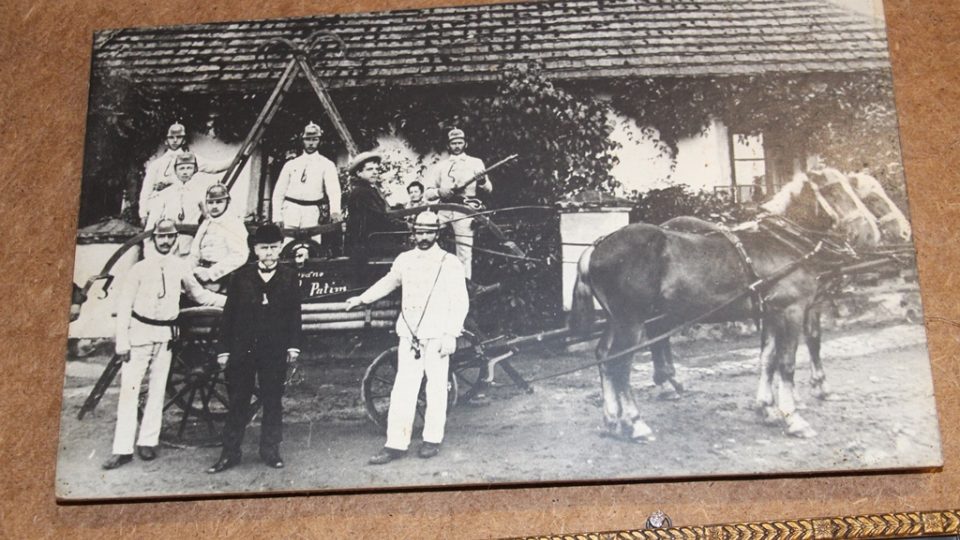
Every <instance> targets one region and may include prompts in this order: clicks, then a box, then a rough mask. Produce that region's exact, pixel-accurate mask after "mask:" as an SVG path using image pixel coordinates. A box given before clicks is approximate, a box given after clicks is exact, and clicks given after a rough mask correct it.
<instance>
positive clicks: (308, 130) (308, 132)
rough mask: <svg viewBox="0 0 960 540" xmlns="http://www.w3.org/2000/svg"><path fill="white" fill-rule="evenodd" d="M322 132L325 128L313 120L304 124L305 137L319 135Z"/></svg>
mask: <svg viewBox="0 0 960 540" xmlns="http://www.w3.org/2000/svg"><path fill="white" fill-rule="evenodd" d="M322 134H323V130H322V129H320V126H318V125H316V124H314V123H313V122H310V123H309V124H307V125H306V126H304V128H303V135H302V136H303V138H304V139H306V138H307V137H319V136H320V135H322Z"/></svg>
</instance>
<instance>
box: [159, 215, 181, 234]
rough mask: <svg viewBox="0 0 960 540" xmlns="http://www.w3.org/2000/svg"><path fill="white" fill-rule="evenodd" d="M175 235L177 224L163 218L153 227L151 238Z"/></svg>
mask: <svg viewBox="0 0 960 540" xmlns="http://www.w3.org/2000/svg"><path fill="white" fill-rule="evenodd" d="M170 234H177V224H176V223H174V222H173V220H172V219H169V218H163V219H161V220H160V221H158V222H157V224H156V225H154V227H153V236H165V235H170Z"/></svg>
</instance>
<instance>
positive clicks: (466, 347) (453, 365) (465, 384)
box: [450, 330, 489, 402]
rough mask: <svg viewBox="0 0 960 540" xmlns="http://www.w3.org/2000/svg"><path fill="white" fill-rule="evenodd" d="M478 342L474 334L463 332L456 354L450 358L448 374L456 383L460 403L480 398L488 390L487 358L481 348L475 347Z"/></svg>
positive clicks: (478, 339)
mask: <svg viewBox="0 0 960 540" xmlns="http://www.w3.org/2000/svg"><path fill="white" fill-rule="evenodd" d="M479 342H480V338H479V337H478V336H477V335H476V334H475V333H473V332H471V331H469V330H464V332H463V335H462V336H460V338H459V340H458V343H457V352H456V353H454V354H453V356H451V357H450V373H452V374H453V378H454V379H455V380H456V381H457V387H458V389H459V391H460V395H459V397H458V400H459V401H460V402H468V401H470V400H473V399H474V398H477V397H481V398H482V397H483V396H484V394H485V393H486V391H487V389H488V388H489V383H488V382H487V378H488V375H487V357H486V355H485V354H484V352H483V350H482V348H478V347H477V345H478V344H479Z"/></svg>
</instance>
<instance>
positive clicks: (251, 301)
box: [207, 224, 301, 473]
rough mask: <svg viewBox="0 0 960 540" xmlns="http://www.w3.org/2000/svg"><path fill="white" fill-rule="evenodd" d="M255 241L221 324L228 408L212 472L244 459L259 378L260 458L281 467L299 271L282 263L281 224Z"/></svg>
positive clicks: (295, 349) (297, 325)
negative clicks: (245, 435) (285, 392)
mask: <svg viewBox="0 0 960 540" xmlns="http://www.w3.org/2000/svg"><path fill="white" fill-rule="evenodd" d="M251 243H252V244H253V252H254V255H255V256H256V259H257V262H256V263H255V264H249V265H246V266H243V267H241V268H239V269H238V270H237V271H236V272H234V273H233V276H232V279H231V280H230V288H229V289H228V294H227V302H226V305H225V306H224V308H223V320H222V321H221V323H220V338H219V341H218V344H217V347H218V349H217V352H218V353H219V354H218V356H217V361H218V362H220V364H221V365H226V376H227V391H228V394H229V399H230V410H229V412H228V413H227V420H226V425H225V426H224V428H223V451H222V452H221V454H220V459H219V460H218V461H217V462H216V463H215V464H214V465H213V466H212V467H210V468H209V469H207V472H208V473H219V472H222V471H225V470H227V469H229V468H231V467H233V466H235V465H237V464H239V463H240V454H241V452H240V445H241V443H242V442H243V432H244V430H245V429H246V426H247V423H248V422H249V420H250V398H251V396H252V395H253V388H254V380H255V379H256V380H257V381H258V382H259V388H260V402H261V403H262V404H263V421H262V422H261V430H260V457H261V458H262V459H263V461H264V463H266V464H267V465H268V466H270V467H273V468H275V469H279V468H282V467H283V460H282V459H281V458H280V448H279V446H280V441H281V440H282V438H283V407H282V403H281V398H282V396H283V383H284V380H285V379H286V375H287V364H292V363H293V362H295V361H296V360H297V357H298V356H299V355H300V339H301V322H300V286H299V282H298V278H297V274H296V272H294V271H293V270H292V269H290V268H286V267H281V266H279V264H278V262H279V257H280V248H281V246H282V244H283V235H282V233H281V231H280V228H279V227H278V226H276V225H274V224H267V225H261V226H260V227H259V228H258V229H257V230H256V232H255V233H254V235H253V237H252V239H251Z"/></svg>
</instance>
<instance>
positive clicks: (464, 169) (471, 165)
mask: <svg viewBox="0 0 960 540" xmlns="http://www.w3.org/2000/svg"><path fill="white" fill-rule="evenodd" d="M486 169H487V167H486V166H485V165H484V164H483V160H481V159H480V158H475V157H473V156H468V155H466V154H460V155H458V156H449V157H447V158H446V159H443V160H441V161H440V162H439V163H437V164H436V165H435V166H434V168H433V170H432V171H431V173H430V174H428V175H427V177H426V178H425V179H424V180H425V182H424V191H425V192H426V191H428V190H431V189H432V190H433V192H432V193H430V194H429V196H428V198H429V199H431V200H432V199H434V198H436V194H437V193H439V195H440V198H441V199H446V198H448V197H450V196H451V195H461V196H463V197H476V196H477V190H480V191H483V192H485V193H490V192H492V191H493V186H492V185H491V184H490V180H489V179H486V181H485V182H484V183H483V185H478V184H479V183H480V180H479V179H478V180H477V181H475V182H474V183H472V184H470V185H469V186H467V187H466V188H465V189H463V190H462V191H460V192H459V193H456V194H455V193H454V192H453V190H454V189H455V188H456V187H459V186H462V185H463V184H464V183H466V182H468V181H469V180H470V179H471V178H473V177H474V176H476V175H477V174H479V173H482V172H483V171H485V170H486ZM425 195H427V194H426V193H425Z"/></svg>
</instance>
